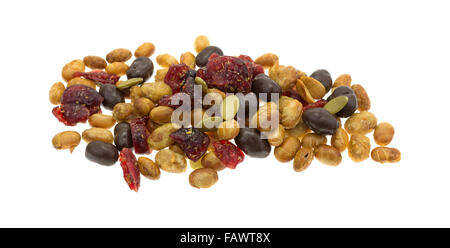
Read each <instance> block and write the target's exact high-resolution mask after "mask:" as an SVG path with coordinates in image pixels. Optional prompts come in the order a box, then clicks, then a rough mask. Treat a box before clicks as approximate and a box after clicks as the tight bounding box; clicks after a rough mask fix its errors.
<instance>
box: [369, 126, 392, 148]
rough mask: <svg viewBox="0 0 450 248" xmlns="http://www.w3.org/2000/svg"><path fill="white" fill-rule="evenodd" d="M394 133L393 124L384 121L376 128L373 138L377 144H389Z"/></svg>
mask: <svg viewBox="0 0 450 248" xmlns="http://www.w3.org/2000/svg"><path fill="white" fill-rule="evenodd" d="M394 133H395V130H394V127H393V126H392V125H391V124H389V123H387V122H382V123H380V124H378V125H377V127H376V128H375V132H374V133H373V139H374V140H375V143H377V145H380V146H387V145H389V143H391V141H392V139H393V138H394Z"/></svg>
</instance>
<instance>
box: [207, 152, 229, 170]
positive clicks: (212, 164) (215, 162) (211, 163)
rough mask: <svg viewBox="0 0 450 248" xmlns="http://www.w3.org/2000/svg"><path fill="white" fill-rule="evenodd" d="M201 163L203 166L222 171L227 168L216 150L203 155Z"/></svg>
mask: <svg viewBox="0 0 450 248" xmlns="http://www.w3.org/2000/svg"><path fill="white" fill-rule="evenodd" d="M201 163H202V166H203V168H211V169H213V170H215V171H221V170H223V169H225V168H226V166H225V165H224V164H223V163H222V161H221V160H220V159H219V158H218V157H217V156H216V154H215V153H214V152H208V153H206V154H205V156H203V158H202V161H201Z"/></svg>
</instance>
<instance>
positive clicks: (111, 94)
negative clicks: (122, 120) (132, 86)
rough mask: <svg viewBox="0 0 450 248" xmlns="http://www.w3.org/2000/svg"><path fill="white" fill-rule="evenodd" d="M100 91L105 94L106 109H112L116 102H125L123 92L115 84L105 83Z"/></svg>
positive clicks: (104, 103) (104, 104)
mask: <svg viewBox="0 0 450 248" xmlns="http://www.w3.org/2000/svg"><path fill="white" fill-rule="evenodd" d="M99 93H100V95H102V96H103V106H104V107H105V108H106V109H109V110H112V109H113V108H114V106H116V104H118V103H121V102H125V97H124V96H123V93H122V92H121V91H120V90H119V89H117V87H116V86H115V85H112V84H103V85H102V86H101V87H100V91H99Z"/></svg>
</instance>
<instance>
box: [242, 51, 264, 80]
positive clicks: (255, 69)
mask: <svg viewBox="0 0 450 248" xmlns="http://www.w3.org/2000/svg"><path fill="white" fill-rule="evenodd" d="M239 58H240V59H242V60H243V61H244V63H245V65H246V66H247V69H248V74H249V75H250V77H251V79H252V80H253V79H254V78H255V77H256V75H258V74H261V73H264V68H263V67H262V66H261V65H258V64H255V63H253V59H252V58H250V56H247V55H240V56H239Z"/></svg>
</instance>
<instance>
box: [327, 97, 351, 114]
mask: <svg viewBox="0 0 450 248" xmlns="http://www.w3.org/2000/svg"><path fill="white" fill-rule="evenodd" d="M347 102H348V97H347V96H338V97H336V98H333V100H331V101H329V102H327V104H325V106H323V108H324V109H326V110H327V111H328V112H330V114H333V115H334V114H336V113H337V112H339V111H341V110H342V109H343V108H344V107H345V105H347Z"/></svg>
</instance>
